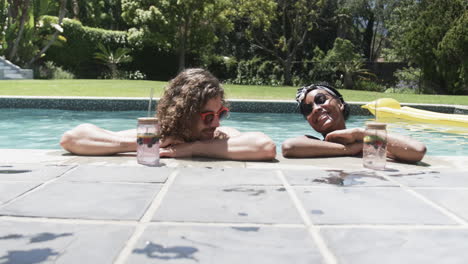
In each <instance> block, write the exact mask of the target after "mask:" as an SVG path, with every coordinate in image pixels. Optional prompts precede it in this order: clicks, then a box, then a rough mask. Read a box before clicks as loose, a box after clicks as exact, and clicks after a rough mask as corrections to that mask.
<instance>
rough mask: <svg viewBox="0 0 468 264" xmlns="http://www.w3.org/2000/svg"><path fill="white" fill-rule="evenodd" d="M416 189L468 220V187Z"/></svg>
mask: <svg viewBox="0 0 468 264" xmlns="http://www.w3.org/2000/svg"><path fill="white" fill-rule="evenodd" d="M416 191H417V192H418V193H421V194H422V195H424V196H425V197H427V198H429V199H430V200H432V201H433V202H435V203H436V204H438V205H441V206H443V207H445V208H446V209H448V210H449V211H451V212H452V213H454V214H456V215H458V216H460V217H462V218H464V219H465V220H467V221H468V206H467V203H466V201H467V200H468V189H465V190H457V189H452V190H450V189H446V190H436V189H416Z"/></svg>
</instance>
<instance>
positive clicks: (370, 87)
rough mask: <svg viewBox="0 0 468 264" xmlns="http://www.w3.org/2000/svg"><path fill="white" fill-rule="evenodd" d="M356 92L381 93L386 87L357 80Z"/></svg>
mask: <svg viewBox="0 0 468 264" xmlns="http://www.w3.org/2000/svg"><path fill="white" fill-rule="evenodd" d="M354 85H355V87H356V89H357V90H364V91H371V92H383V91H385V89H386V87H385V86H383V85H381V84H378V83H376V82H372V81H365V80H358V81H356V82H355V84H354Z"/></svg>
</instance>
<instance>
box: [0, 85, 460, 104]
mask: <svg viewBox="0 0 468 264" xmlns="http://www.w3.org/2000/svg"><path fill="white" fill-rule="evenodd" d="M166 84H167V83H166V82H160V81H131V80H18V81H16V80H15V81H13V80H1V81H0V95H28V96H99V97H147V96H149V93H150V89H151V87H153V88H154V96H155V97H160V96H161V95H162V93H163V89H164V86H165V85H166ZM224 88H225V90H226V94H227V98H230V99H281V100H293V99H294V95H295V94H296V89H297V87H290V86H286V87H273V86H253V85H229V84H227V85H224ZM340 92H341V93H342V94H343V97H344V98H345V100H346V101H362V102H367V101H373V100H375V99H377V98H383V97H390V98H394V99H396V100H397V101H399V102H401V103H428V104H457V105H468V96H451V95H420V94H387V93H376V92H367V91H355V90H340Z"/></svg>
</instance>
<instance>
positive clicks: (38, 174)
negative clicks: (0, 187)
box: [0, 164, 72, 182]
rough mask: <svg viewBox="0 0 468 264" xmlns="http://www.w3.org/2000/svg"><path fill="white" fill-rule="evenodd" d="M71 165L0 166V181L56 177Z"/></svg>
mask: <svg viewBox="0 0 468 264" xmlns="http://www.w3.org/2000/svg"><path fill="white" fill-rule="evenodd" d="M70 168H72V166H65V165H39V164H11V165H1V166H0V182H3V181H39V182H44V181H47V180H50V179H52V178H56V177H59V176H61V175H62V174H64V173H65V172H66V171H68V170H69V169H70Z"/></svg>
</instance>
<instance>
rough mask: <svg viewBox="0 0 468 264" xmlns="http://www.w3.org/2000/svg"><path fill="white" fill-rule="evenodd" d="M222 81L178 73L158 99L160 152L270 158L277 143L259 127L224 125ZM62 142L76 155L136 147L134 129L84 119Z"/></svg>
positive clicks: (192, 72) (203, 73) (163, 154)
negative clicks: (257, 129) (106, 126)
mask: <svg viewBox="0 0 468 264" xmlns="http://www.w3.org/2000/svg"><path fill="white" fill-rule="evenodd" d="M228 111H229V110H228V108H227V103H226V102H225V100H224V90H223V88H222V86H221V84H220V82H219V80H218V79H217V78H216V77H214V76H213V75H212V74H211V73H210V72H208V71H206V70H203V69H187V70H185V71H183V72H181V73H180V74H178V75H177V76H176V77H175V78H174V79H173V80H171V81H170V83H169V85H168V86H167V87H166V89H165V91H164V95H163V96H162V97H161V99H160V101H159V103H158V109H157V116H158V119H159V124H160V127H161V144H160V156H161V157H170V158H176V157H194V156H195V157H209V158H221V159H232V160H271V159H274V158H275V156H276V146H275V143H274V142H273V141H272V140H271V139H270V138H269V137H268V136H267V135H265V134H263V133H261V132H247V133H241V132H239V131H238V130H236V129H234V128H230V127H221V126H220V119H222V118H223V117H224V116H225V115H226V114H227V113H228ZM60 145H61V146H62V147H63V148H64V149H65V150H67V151H69V152H71V153H74V154H78V155H112V154H116V153H121V152H130V151H136V148H137V145H136V130H135V129H132V130H126V131H119V132H113V131H109V130H105V129H102V128H99V127H97V126H95V125H92V124H82V125H79V126H77V127H75V128H74V129H72V130H70V131H67V132H65V133H64V134H63V136H62V139H61V141H60Z"/></svg>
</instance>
